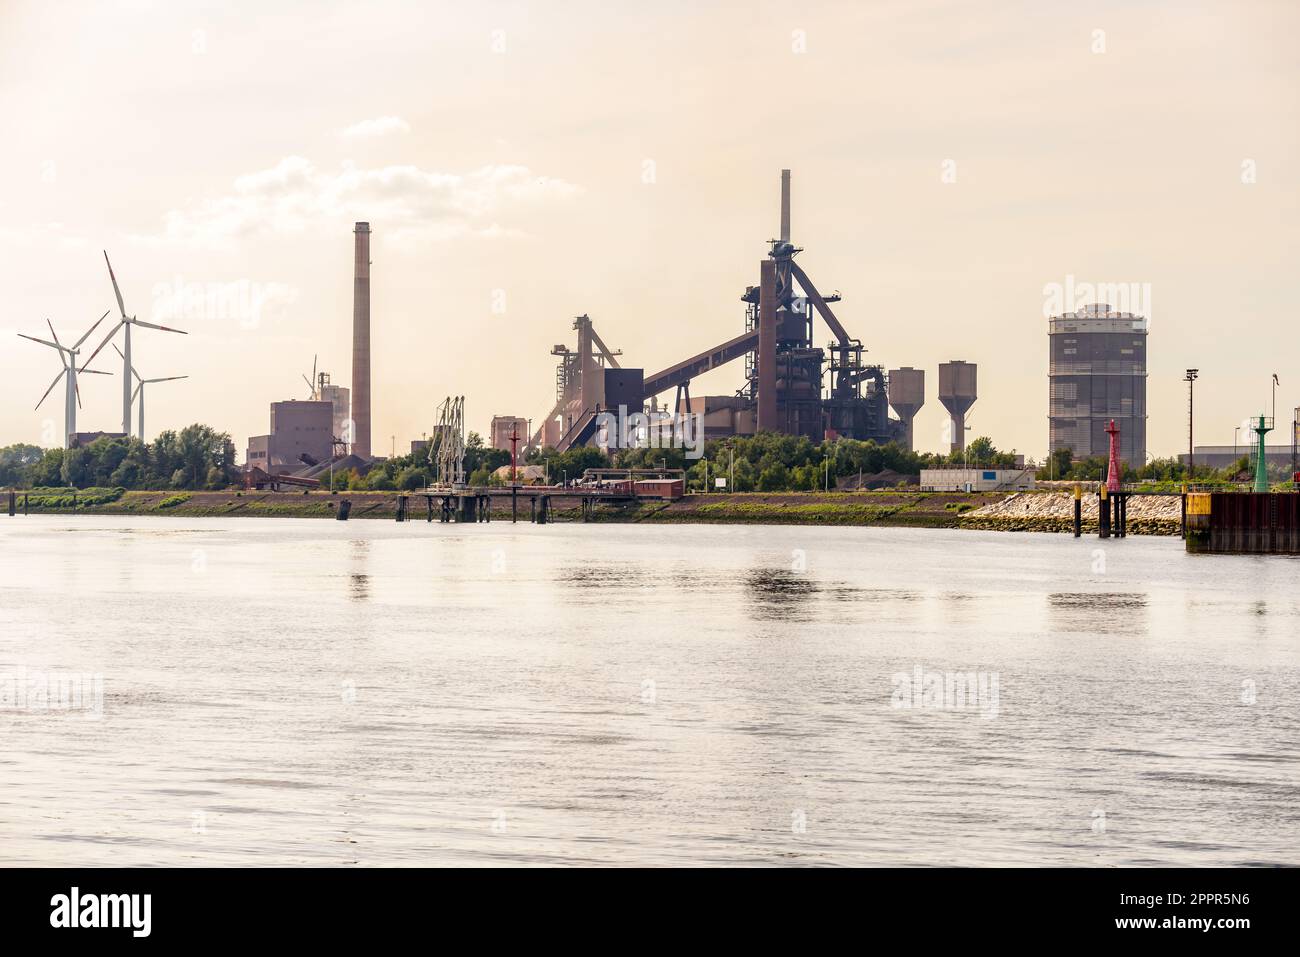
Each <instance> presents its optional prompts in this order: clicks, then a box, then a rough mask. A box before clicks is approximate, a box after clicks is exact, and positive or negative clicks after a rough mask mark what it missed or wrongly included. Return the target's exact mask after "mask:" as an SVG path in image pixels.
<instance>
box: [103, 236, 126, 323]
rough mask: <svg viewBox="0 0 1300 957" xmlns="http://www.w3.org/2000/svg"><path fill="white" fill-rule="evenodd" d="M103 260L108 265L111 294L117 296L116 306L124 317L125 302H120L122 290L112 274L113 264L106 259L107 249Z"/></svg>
mask: <svg viewBox="0 0 1300 957" xmlns="http://www.w3.org/2000/svg"><path fill="white" fill-rule="evenodd" d="M104 262H105V263H106V264H107V265H108V278H109V279H111V280H113V295H115V296H117V308H118V311H119V312H120V313H121V314H122V318H123V319H126V304H125V303H123V302H122V290H120V289H118V288H117V277H116V276H114V275H113V264H112V263H111V262H109V261H108V250H107V249H105V250H104Z"/></svg>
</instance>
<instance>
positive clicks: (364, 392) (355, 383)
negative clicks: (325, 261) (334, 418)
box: [352, 223, 370, 459]
mask: <svg viewBox="0 0 1300 957" xmlns="http://www.w3.org/2000/svg"><path fill="white" fill-rule="evenodd" d="M352 234H353V235H354V236H355V237H356V242H355V247H356V250H355V251H356V260H355V263H354V265H353V272H352V276H353V279H352V453H353V454H354V455H358V456H360V457H361V458H363V459H368V458H370V224H369V223H357V225H356V228H355V229H353V230H352Z"/></svg>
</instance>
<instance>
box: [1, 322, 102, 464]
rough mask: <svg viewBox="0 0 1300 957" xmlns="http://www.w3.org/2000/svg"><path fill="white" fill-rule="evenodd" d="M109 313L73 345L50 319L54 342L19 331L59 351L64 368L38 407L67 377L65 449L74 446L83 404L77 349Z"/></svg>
mask: <svg viewBox="0 0 1300 957" xmlns="http://www.w3.org/2000/svg"><path fill="white" fill-rule="evenodd" d="M107 315H108V313H107V312H105V313H104V315H103V316H100V317H99V318H98V319H97V320H95V324H94V325H93V326H91V327H90V328H89V329H87V330H86V334H85V335H84V336H82V337H81V338H80V339H78V340H77V341H76V343H75V344H73V345H72V346H71V347H68V346H65V345H64V344H63V343H61V342H60V341H59V337H58V335H57V334H56V333H55V332H54V324H53V323H51V322H50V320H48V319H46V320H45V324H46V325H47V326H49V327H50V335H51V336H52V337H53V339H54V341H53V342H50V341H49V340H48V339H38V338H36V337H35V336H29V335H26V334H24V333H21V332H20V333H18V335H20V336H22V338H24V339H30V340H32V342H39V343H40V344H41V345H43V346H49V347H50V348H51V349H54V350H56V351H57V352H58V353H59V363H60V364H61V365H62V366H63V368H62V369H61V370H60V371H59V374H58V375H56V376H55V377H54V381H53V382H51V383H50V387H49V388H48V389H46V390H45V394H44V395H42V396H41V401H40V402H37V403H36V408H38V409H39V408H40V407H41V403H43V402H44V401H45V400H46V399H47V398H48V397H49V395H50V393H51V392H53V391H54V387H55V386H56V385H58V384H59V380H60V379H63V378H66V380H67V381H66V382H65V383H64V407H63V447H64V448H65V449H66V448H70V447H71V446H72V436H73V435H74V434H75V433H76V431H77V406H79V405H80V404H81V390H80V389H79V388H77V372H78V370H77V351H78V350H79V349H80V348H81V344H82V343H83V342H85V341H86V340H87V339H89V338H90V334H91V333H92V332H94V331H95V330H96V329H98V328H99V324H100V323H101V322H103V321H104V316H107ZM80 371H81V372H91V373H93V374H95V375H112V373H111V372H101V371H100V370H98V369H87V368H86V367H85V366H82V367H81V370H80Z"/></svg>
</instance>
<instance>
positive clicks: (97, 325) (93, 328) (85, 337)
mask: <svg viewBox="0 0 1300 957" xmlns="http://www.w3.org/2000/svg"><path fill="white" fill-rule="evenodd" d="M111 311H112V310H111V309H105V310H104V315H102V316H100V317H99V318H98V319H96V320H95V324H94V325H93V326H91V327H90V328H89V329H87V330H86V334H85V335H84V336H82V337H81V338H80V339H78V340H77V342H76V344H75V345H73V347H72V348H73V349H74V350H75V349H80V348H81V344H82V343H83V342H85V341H86V340H87V339H89V338H90V334H91V333H92V332H94V331H95V330H96V329H98V328H99V324H100V323H101V322H103V321H104V320H105V319H106V318H108V314H109V313H110V312H111ZM50 331H51V332H53V331H54V330H53V329H51V330H50Z"/></svg>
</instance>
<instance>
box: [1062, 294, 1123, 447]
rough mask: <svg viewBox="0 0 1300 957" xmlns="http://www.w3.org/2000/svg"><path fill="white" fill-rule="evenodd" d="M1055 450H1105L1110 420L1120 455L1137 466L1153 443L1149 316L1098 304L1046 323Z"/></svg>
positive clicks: (1107, 442)
mask: <svg viewBox="0 0 1300 957" xmlns="http://www.w3.org/2000/svg"><path fill="white" fill-rule="evenodd" d="M1048 343H1049V350H1050V351H1049V355H1050V359H1049V366H1048V382H1049V399H1048V402H1049V406H1048V443H1049V447H1050V449H1051V451H1053V452H1055V451H1056V450H1058V449H1070V450H1072V451H1073V453H1074V457H1075V458H1076V459H1078V458H1087V457H1089V456H1094V455H1107V454H1108V453H1109V449H1110V440H1109V438H1108V436H1107V435H1106V423H1107V422H1109V421H1110V420H1111V419H1114V420H1115V424H1116V425H1117V426H1118V427H1119V433H1120V434H1119V455H1120V458H1121V459H1122V460H1124V461H1125V462H1127V463H1129V464H1130V465H1133V466H1134V467H1139V466H1141V465H1143V464H1145V462H1146V448H1147V320H1146V319H1145V318H1144V317H1142V316H1139V315H1135V314H1134V313H1131V312H1117V311H1115V310H1113V309H1112V308H1111V307H1110V306H1109V305H1108V304H1106V303H1093V304H1092V305H1089V306H1085V307H1084V308H1082V309H1080V310H1078V311H1076V312H1067V313H1065V314H1063V315H1060V316H1053V317H1052V318H1051V319H1049V320H1048Z"/></svg>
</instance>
